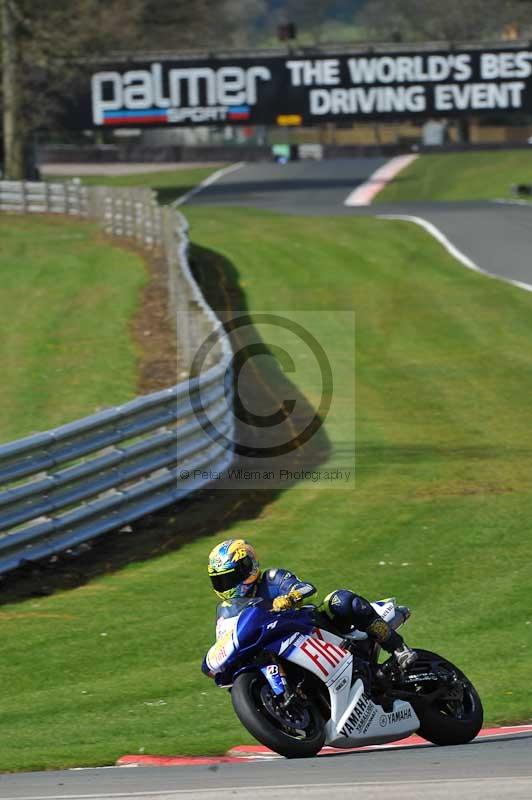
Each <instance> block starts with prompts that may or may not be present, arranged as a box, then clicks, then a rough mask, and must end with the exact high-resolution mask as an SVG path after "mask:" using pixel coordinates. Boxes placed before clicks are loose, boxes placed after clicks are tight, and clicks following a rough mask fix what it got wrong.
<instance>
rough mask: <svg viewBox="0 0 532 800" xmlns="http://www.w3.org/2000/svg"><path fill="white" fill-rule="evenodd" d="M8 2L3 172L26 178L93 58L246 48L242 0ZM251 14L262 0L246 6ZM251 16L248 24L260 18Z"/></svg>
mask: <svg viewBox="0 0 532 800" xmlns="http://www.w3.org/2000/svg"><path fill="white" fill-rule="evenodd" d="M0 2H1V3H2V38H3V46H2V56H3V81H2V83H3V102H2V106H3V120H4V125H3V128H4V149H5V157H4V163H5V168H4V172H5V175H6V177H9V178H11V179H13V180H16V179H21V178H23V177H25V176H26V174H27V167H28V165H27V160H26V159H25V157H24V153H25V149H27V148H26V145H27V144H28V142H29V141H30V139H31V136H32V135H33V132H34V131H36V130H39V129H42V128H51V127H54V125H55V124H57V120H58V118H59V116H60V113H61V111H62V107H63V100H64V98H65V97H66V96H69V95H70V94H72V92H73V87H74V86H75V83H76V81H79V80H80V79H81V78H82V77H83V78H84V77H85V75H86V73H87V60H88V59H91V60H93V61H98V60H99V61H104V60H112V59H113V58H115V57H116V56H117V54H118V53H122V54H127V53H139V52H142V51H151V52H161V51H163V50H166V51H172V52H174V53H176V54H177V53H179V52H180V51H182V50H183V49H191V48H196V49H198V48H206V47H215V48H217V49H220V48H223V47H224V46H225V47H230V46H234V45H235V44H239V41H240V43H241V45H240V46H244V45H245V44H247V41H246V37H245V35H240V40H239V37H238V34H239V32H240V31H243V30H245V25H246V23H244V24H243V23H242V21H241V17H239V16H238V13H239V11H241V10H242V9H243V8H244V4H243V3H242V0H187V1H186V2H185V0H105V2H104V0H70V2H69V3H65V2H64V0H47V1H46V3H36V2H35V0H0ZM245 7H246V8H248V9H251V12H252V15H256V14H259V13H260V12H261V11H262V10H263V2H262V0H247V2H246V3H245ZM253 18H254V17H253V16H250V17H249V23H251V21H252V20H253Z"/></svg>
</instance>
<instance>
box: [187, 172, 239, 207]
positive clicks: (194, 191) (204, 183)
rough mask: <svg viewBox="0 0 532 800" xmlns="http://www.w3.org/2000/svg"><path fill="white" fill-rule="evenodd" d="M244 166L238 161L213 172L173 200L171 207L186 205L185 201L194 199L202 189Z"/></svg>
mask: <svg viewBox="0 0 532 800" xmlns="http://www.w3.org/2000/svg"><path fill="white" fill-rule="evenodd" d="M244 164H245V162H244V161H238V162H237V163H236V164H230V165H229V166H228V167H223V169H218V170H216V172H213V173H212V175H209V177H208V178H205V180H203V181H201V183H198V185H197V186H194V188H193V189H191V190H190V192H187V193H186V194H184V195H182V196H181V197H178V199H177V200H175V201H174V202H173V203H172V205H173V206H174V207H177V206H181V205H183V203H186V202H187V200H190V198H191V197H194V195H195V194H198V192H201V190H202V189H205V188H206V187H207V186H210V185H211V184H212V183H216V181H218V180H220V178H223V177H224V175H229V173H230V172H236V170H237V169H240V168H241V167H243V166H244Z"/></svg>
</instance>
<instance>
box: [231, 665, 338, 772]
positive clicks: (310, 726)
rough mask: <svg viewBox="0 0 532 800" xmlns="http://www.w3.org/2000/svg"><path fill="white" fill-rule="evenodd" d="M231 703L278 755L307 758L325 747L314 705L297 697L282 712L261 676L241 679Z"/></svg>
mask: <svg viewBox="0 0 532 800" xmlns="http://www.w3.org/2000/svg"><path fill="white" fill-rule="evenodd" d="M231 699H232V701H233V708H234V709H235V713H236V715H237V717H238V719H239V720H240V722H241V723H242V725H244V727H245V728H247V730H248V731H249V732H250V733H251V734H252V736H254V737H255V739H257V740H258V741H259V742H261V743H262V744H264V745H266V747H269V748H270V749H271V750H275V752H276V753H279V755H281V756H285V757H286V758H308V757H309V756H315V755H316V753H318V752H319V751H320V750H321V748H322V747H323V744H324V742H325V725H324V722H323V719H322V716H321V714H320V713H319V711H318V709H317V708H316V706H315V704H314V703H312V702H311V701H310V700H306V699H303V698H299V697H296V698H294V699H293V700H292V701H291V702H290V703H289V704H288V706H287V707H286V708H283V706H282V704H281V703H280V702H279V701H278V700H276V698H275V695H274V694H273V692H272V690H271V688H270V686H269V684H268V682H267V681H266V680H265V679H264V677H263V676H262V674H261V673H260V672H243V673H241V674H240V675H238V677H237V678H236V680H235V682H234V684H233V687H232V689H231Z"/></svg>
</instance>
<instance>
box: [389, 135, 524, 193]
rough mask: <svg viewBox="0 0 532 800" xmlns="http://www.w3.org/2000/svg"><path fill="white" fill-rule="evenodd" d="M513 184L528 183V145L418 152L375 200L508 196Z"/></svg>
mask: <svg viewBox="0 0 532 800" xmlns="http://www.w3.org/2000/svg"><path fill="white" fill-rule="evenodd" d="M516 183H532V148H531V149H530V150H491V151H488V152H469V153H438V154H430V155H422V156H420V158H418V159H416V161H414V162H413V163H412V164H411V165H410V166H409V167H407V169H405V170H404V171H403V172H401V173H400V174H399V175H398V176H397V178H396V179H395V180H394V181H392V182H391V183H390V184H389V185H388V186H386V187H385V189H383V191H382V192H380V193H379V194H378V195H377V197H376V198H375V202H376V203H402V202H415V201H418V202H421V201H424V200H493V199H496V198H509V197H511V186H512V185H513V184H516Z"/></svg>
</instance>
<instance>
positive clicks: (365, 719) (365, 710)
mask: <svg viewBox="0 0 532 800" xmlns="http://www.w3.org/2000/svg"><path fill="white" fill-rule="evenodd" d="M376 716H377V708H376V706H375V704H374V703H373V701H372V700H370V698H369V697H368V696H367V695H366V694H362V695H361V697H360V700H359V701H358V703H357V704H356V706H355V707H354V709H353V711H352V712H351V714H350V715H349V717H348V719H347V721H346V723H345V725H344V727H343V728H342V729H341V731H340V733H341V735H342V736H351V735H352V734H353V733H358V734H364V733H367V731H368V729H369V726H370V725H371V723H372V722H373V720H374V719H375V717H376Z"/></svg>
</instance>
